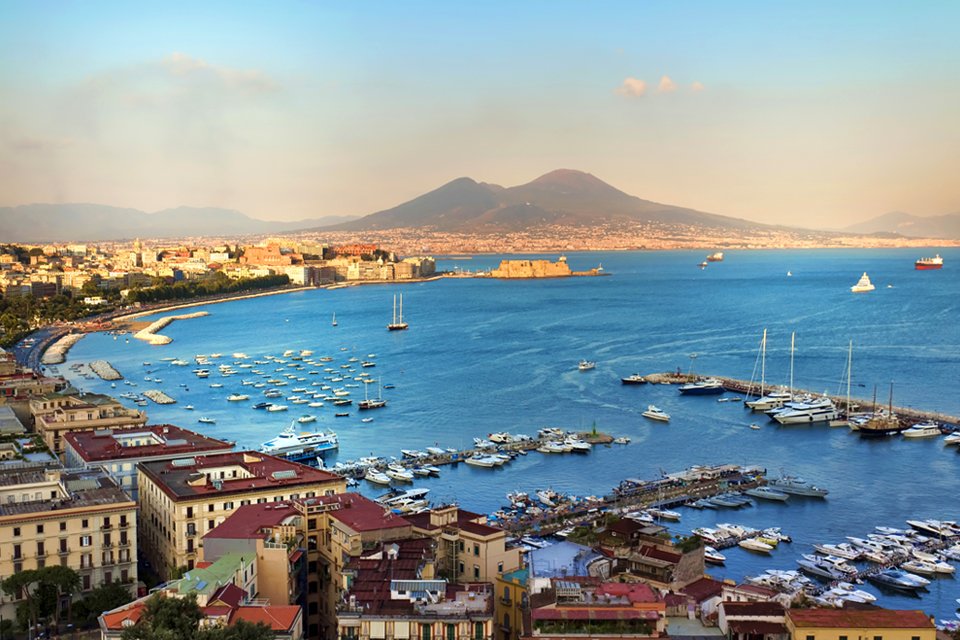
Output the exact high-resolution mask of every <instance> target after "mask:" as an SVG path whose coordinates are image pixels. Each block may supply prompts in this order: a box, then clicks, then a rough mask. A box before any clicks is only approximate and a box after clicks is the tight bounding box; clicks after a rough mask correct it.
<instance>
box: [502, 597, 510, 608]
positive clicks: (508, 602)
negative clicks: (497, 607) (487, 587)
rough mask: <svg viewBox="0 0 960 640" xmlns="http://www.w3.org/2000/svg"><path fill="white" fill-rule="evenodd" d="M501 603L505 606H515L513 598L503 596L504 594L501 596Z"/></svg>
mask: <svg viewBox="0 0 960 640" xmlns="http://www.w3.org/2000/svg"><path fill="white" fill-rule="evenodd" d="M500 604H502V605H503V606H505V607H512V606H513V600H511V599H510V598H508V597H502V596H501V598H500Z"/></svg>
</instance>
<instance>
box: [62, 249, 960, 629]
mask: <svg viewBox="0 0 960 640" xmlns="http://www.w3.org/2000/svg"><path fill="white" fill-rule="evenodd" d="M934 251H939V252H940V254H941V255H943V256H944V258H945V261H946V266H945V267H944V269H942V270H941V271H925V272H921V271H915V270H914V269H913V261H914V260H915V259H916V258H918V257H921V256H922V255H927V254H931V255H932V254H933V253H934ZM503 257H506V256H475V257H473V258H472V259H466V260H441V261H440V262H439V264H438V267H439V268H442V269H448V270H481V269H488V268H490V267H492V266H495V265H496V264H498V263H499V261H500V259H501V258H503ZM544 257H547V258H550V259H555V258H556V256H555V255H554V256H544ZM703 257H704V253H702V252H689V251H687V252H681V251H678V252H628V253H574V254H569V255H568V256H567V258H568V261H569V263H570V265H571V267H572V268H573V269H575V270H581V269H589V268H592V267H595V266H597V265H598V264H600V263H602V265H603V268H604V270H605V272H606V273H608V274H610V275H609V277H598V278H569V279H556V280H522V281H501V280H487V279H470V278H462V279H453V278H448V279H443V280H439V281H434V282H425V283H409V284H384V285H376V286H373V285H371V286H357V287H347V288H341V289H336V290H314V291H308V292H303V293H295V294H288V295H280V296H271V297H263V298H256V299H250V300H244V301H237V302H231V303H227V304H216V305H209V306H206V307H199V308H197V309H190V310H189V311H195V310H198V309H199V310H205V311H209V313H210V315H209V316H207V317H203V318H197V319H192V320H185V321H178V322H174V323H172V324H171V325H170V326H168V327H167V328H165V329H164V330H163V331H162V333H164V334H166V335H169V336H170V337H172V338H173V343H172V344H169V345H167V346H162V347H153V346H149V345H147V344H146V343H143V342H141V341H138V340H135V339H133V338H132V337H130V336H119V337H116V338H115V337H114V336H110V335H107V334H93V335H90V336H87V337H86V338H84V339H83V340H81V341H80V342H79V343H78V344H77V345H76V346H75V347H73V349H72V350H71V351H70V354H69V360H68V362H67V364H65V365H61V366H60V368H59V369H60V371H61V372H64V373H68V372H69V371H70V370H69V369H68V366H69V365H70V364H72V363H77V362H81V363H82V362H89V361H91V360H95V359H105V360H108V361H110V362H111V363H112V364H113V365H114V366H115V367H116V368H117V369H118V370H119V371H120V372H121V373H123V375H124V376H126V377H127V378H128V379H130V380H132V381H135V382H136V383H137V385H138V386H137V387H136V388H135V389H134V390H136V391H142V390H144V389H146V388H160V389H163V390H165V391H166V392H167V393H169V394H170V395H172V396H173V397H174V398H176V399H177V401H178V403H177V404H175V405H170V406H158V405H155V404H152V403H151V404H150V405H149V406H148V407H146V408H145V410H146V411H147V412H148V414H149V417H150V421H151V423H164V422H165V423H173V424H178V425H181V426H184V427H187V428H191V429H196V430H198V431H201V432H204V433H208V434H209V435H212V436H215V437H220V438H225V439H229V440H235V441H236V442H237V443H238V446H241V447H257V446H259V444H260V443H262V442H263V441H265V440H268V439H270V438H272V437H273V436H274V435H276V434H277V433H278V432H279V431H280V430H281V429H283V428H284V427H285V426H287V425H288V424H289V423H290V421H291V420H292V419H294V418H296V417H298V416H300V415H302V414H304V413H308V412H309V413H314V414H316V415H317V416H318V418H319V420H318V422H317V423H315V424H314V425H313V426H316V427H319V428H327V429H330V428H332V429H335V430H336V432H337V433H338V434H339V437H340V443H341V445H340V451H339V454H338V457H334V458H331V459H328V461H327V462H328V464H330V463H333V462H335V461H336V460H337V459H340V460H349V459H355V458H357V457H359V456H364V455H370V454H374V455H383V456H397V457H399V456H400V449H401V448H411V449H417V448H423V447H426V446H431V445H435V444H438V445H439V446H442V447H457V448H465V447H467V446H469V445H470V444H471V442H472V440H473V438H474V437H478V436H481V437H485V436H486V435H487V434H489V433H491V432H495V431H510V432H513V433H528V434H535V433H536V431H537V429H539V428H541V427H545V426H557V427H563V428H566V429H581V430H588V429H591V428H592V427H593V426H594V425H596V427H597V429H599V430H601V431H604V432H607V433H611V434H613V435H627V436H629V437H630V438H631V439H632V443H631V444H630V445H627V446H609V447H595V448H594V450H593V452H592V453H590V454H588V455H579V456H578V455H574V454H568V455H542V454H538V453H531V454H530V455H528V456H525V457H520V458H518V459H517V460H515V461H514V462H512V463H511V464H509V465H507V466H506V467H504V468H499V469H494V470H488V469H477V468H474V467H471V466H468V465H463V464H461V465H458V466H456V467H444V468H443V472H442V474H441V476H440V477H439V478H435V479H428V480H425V481H421V480H418V483H417V484H418V486H422V487H426V488H429V489H430V490H431V494H430V497H431V498H432V499H433V500H434V501H447V500H456V501H457V502H459V503H460V505H461V506H462V507H463V508H466V509H469V510H473V511H479V512H484V513H490V512H493V511H495V510H497V509H498V508H500V507H501V506H502V505H503V504H505V502H506V499H505V494H506V493H507V492H509V491H513V490H516V489H523V490H526V491H530V492H533V491H535V490H537V489H539V488H544V487H548V486H549V487H552V488H554V489H556V490H558V491H563V492H567V493H573V494H576V495H581V496H582V495H591V494H593V495H603V494H607V493H609V492H610V490H611V489H612V488H613V487H615V486H616V485H617V484H618V483H619V482H620V481H621V480H623V479H624V478H628V477H636V478H655V477H658V476H659V475H660V474H661V473H662V472H668V473H670V472H675V471H679V470H682V469H684V468H687V467H689V466H691V465H694V464H722V463H737V464H745V465H762V466H764V467H766V468H767V469H768V471H769V473H770V475H771V476H777V475H779V474H780V473H781V471H782V472H786V473H790V474H795V475H801V476H803V477H804V478H806V479H807V480H809V481H811V482H813V483H815V484H818V485H820V486H823V487H826V488H828V489H829V490H830V495H829V497H828V498H827V499H826V500H815V499H802V498H791V499H790V500H789V502H788V503H786V504H772V503H768V502H763V501H757V503H756V505H755V506H752V507H749V508H746V509H742V510H739V511H728V510H718V511H703V512H698V511H695V510H692V509H682V512H683V519H682V520H681V522H680V523H679V524H671V525H669V526H670V527H671V528H672V529H673V530H674V531H677V532H684V533H686V532H689V530H690V529H692V528H694V527H697V526H702V525H706V526H710V525H713V524H715V523H716V522H734V523H738V524H743V525H749V526H753V527H766V526H780V527H782V528H783V530H784V531H785V532H786V533H788V534H790V535H792V536H793V539H794V541H793V543H792V544H790V545H786V544H781V545H780V548H778V549H777V550H776V551H774V553H773V554H772V555H770V556H761V555H757V554H753V553H750V552H748V551H745V550H743V549H740V548H736V547H735V548H733V549H730V550H728V551H726V552H725V553H726V555H727V557H728V561H727V564H726V566H725V567H722V568H714V569H711V570H710V573H711V574H712V575H714V576H716V577H729V578H734V579H740V578H742V577H744V576H746V575H753V574H756V573H758V572H760V571H762V570H763V569H765V568H780V569H787V568H796V566H795V560H796V559H797V558H798V557H799V555H800V554H801V553H810V552H812V547H811V545H812V544H813V543H817V542H834V543H836V542H841V541H844V537H845V536H848V535H849V536H864V535H865V534H867V533H870V532H871V531H872V529H873V527H874V526H876V525H887V526H898V527H899V526H906V525H905V524H904V520H906V519H907V518H942V519H952V520H960V453H958V451H957V450H956V448H955V447H954V448H947V447H945V446H944V445H943V444H942V442H941V441H940V439H939V438H937V439H927V440H919V441H906V440H903V439H900V438H891V439H885V440H879V441H864V440H861V439H860V438H859V437H858V436H857V435H856V434H854V433H851V432H850V431H849V430H847V429H845V428H829V427H826V426H813V427H810V426H791V427H781V426H776V425H775V423H766V422H761V424H762V425H763V426H762V429H760V430H751V429H749V428H748V425H749V424H750V423H751V422H754V421H757V420H758V417H757V416H756V415H754V414H750V413H749V412H748V411H746V410H745V409H744V408H743V406H742V404H741V403H739V402H728V403H718V402H717V397H715V396H707V397H680V396H679V394H678V392H677V389H676V387H674V386H666V385H644V386H623V385H621V384H620V377H621V376H625V375H628V374H630V373H634V372H639V373H642V374H646V373H651V372H660V371H670V370H673V371H676V370H677V369H681V370H683V371H688V370H690V369H691V367H693V369H694V370H695V371H696V372H699V373H704V374H716V375H724V376H732V377H739V378H743V379H750V378H751V376H752V375H753V373H754V371H755V368H756V366H757V360H758V358H757V356H758V347H759V344H760V337H761V333H762V331H763V329H764V328H766V329H767V332H768V338H767V363H766V372H767V381H768V383H774V384H786V383H787V382H788V377H789V359H790V357H789V351H790V349H789V345H790V336H791V333H792V332H795V334H796V348H795V373H794V378H795V384H796V386H797V387H800V388H806V389H811V390H816V391H829V392H831V393H835V392H838V391H841V392H843V393H845V389H846V374H845V367H846V362H847V354H848V344H849V342H850V341H852V342H853V350H852V359H853V367H852V376H851V387H852V391H853V395H854V396H857V397H860V398H862V399H866V400H868V401H872V398H873V396H874V389H875V388H876V389H877V391H876V394H877V398H878V402H880V403H882V404H885V403H886V402H887V401H888V395H889V393H890V388H891V383H892V389H893V401H894V404H897V405H906V406H910V407H921V408H924V409H929V410H935V411H939V412H943V413H946V414H952V415H958V414H960V328H958V327H960V325H958V322H957V319H958V314H960V277H958V275H957V274H958V267H960V250H957V249H947V250H942V249H939V250H919V251H918V250H838V251H830V250H789V251H788V250H782V251H729V252H726V259H725V260H724V261H723V262H721V263H713V264H710V265H709V266H708V267H707V268H706V269H703V270H701V269H700V268H698V267H697V263H699V262H700V261H701V260H702V259H703ZM864 271H866V272H867V273H868V274H869V275H870V278H871V280H872V281H873V282H874V284H875V285H876V287H877V288H876V290H875V291H873V292H871V293H867V294H859V295H855V294H852V293H851V292H850V286H851V285H853V284H854V283H856V281H857V279H858V278H859V277H860V275H861V274H862V273H863V272H864ZM788 272H789V273H790V274H792V275H788ZM399 293H402V294H403V310H404V319H405V320H406V321H408V322H409V324H410V329H409V330H408V331H403V332H388V331H387V330H386V328H385V325H386V324H387V323H388V322H389V321H390V319H391V307H392V302H393V296H394V295H395V294H399ZM334 312H336V318H337V321H338V326H336V327H333V326H332V324H331V317H332V315H333V313H334ZM160 315H166V314H160ZM158 317H159V316H158ZM302 349H309V350H312V351H313V352H314V355H313V356H310V357H311V358H318V357H320V356H322V355H330V356H332V357H333V358H334V359H335V362H334V363H331V364H333V366H335V367H337V368H338V369H339V366H340V365H341V364H347V361H348V358H350V357H357V358H359V359H361V360H363V359H368V358H373V356H370V355H369V354H375V361H376V363H377V364H376V367H374V368H370V369H363V371H368V372H370V373H371V374H373V375H374V376H375V377H377V378H379V379H380V380H382V382H383V383H384V384H392V385H394V386H395V388H393V389H389V390H384V391H383V397H384V398H385V399H387V400H388V402H389V404H388V406H387V407H386V408H384V409H381V410H378V411H373V412H365V413H368V414H369V416H370V417H373V418H374V421H373V422H371V423H366V424H364V423H361V422H360V417H361V414H359V412H358V411H356V409H355V407H354V408H352V410H351V412H350V414H351V415H350V416H349V417H346V418H343V417H341V418H337V417H334V415H333V414H334V409H333V407H331V406H329V404H328V406H326V407H323V408H316V409H313V408H308V407H306V405H293V404H290V403H289V402H286V401H284V404H287V405H288V406H289V407H290V410H289V411H287V412H285V413H266V412H264V411H254V410H252V409H251V408H250V407H251V405H252V404H253V402H256V401H260V400H262V398H261V397H260V396H259V392H260V391H262V389H261V390H256V389H253V388H252V387H249V386H247V387H242V386H241V384H240V382H241V379H244V378H249V379H252V378H254V377H255V376H254V375H253V374H251V373H249V369H246V370H243V369H241V370H240V371H241V373H239V374H237V375H236V376H232V377H229V378H223V379H219V380H218V379H217V373H216V367H215V365H216V364H218V363H222V362H233V361H235V360H236V358H234V357H232V356H231V354H233V353H235V352H243V353H246V354H248V355H249V356H251V359H250V360H247V361H246V362H252V360H253V359H255V358H261V357H262V356H263V355H266V354H271V355H276V356H281V355H282V353H283V352H284V351H285V350H302ZM213 352H219V353H222V354H224V357H223V358H221V359H219V360H216V361H214V366H212V367H210V368H211V370H212V372H211V377H210V378H209V379H207V380H200V379H197V378H196V377H195V376H194V375H193V374H192V373H191V370H192V369H194V368H196V365H194V364H193V357H194V355H195V354H210V353H213ZM691 354H695V357H693V358H691V357H690V356H691ZM164 357H178V358H183V359H185V360H188V361H190V366H181V367H178V366H173V365H170V364H169V363H167V362H163V361H161V360H160V359H161V358H164ZM581 359H589V360H595V361H596V362H597V367H596V369H595V370H593V371H589V372H580V371H578V369H577V362H578V361H579V360H581ZM144 362H150V363H151V364H150V366H145V365H144V364H143V363H144ZM356 364H357V365H359V363H356ZM276 366H277V365H274V366H271V367H267V366H260V367H257V368H260V369H263V370H264V371H267V372H270V373H272V374H273V375H274V376H276V377H279V376H280V375H281V374H277V373H274V372H273V369H274V368H276ZM148 371H149V372H150V373H149V374H148V373H147V372H148ZM356 371H357V372H360V371H361V369H360V368H359V366H357V367H356ZM289 372H290V370H288V371H285V372H282V373H289ZM70 375H71V378H72V379H73V380H74V382H75V383H76V384H77V385H78V386H80V387H81V388H83V389H85V390H89V391H98V392H103V393H112V394H114V395H116V394H119V393H120V392H121V391H125V390H131V387H128V386H125V385H123V384H120V383H118V384H117V385H116V388H115V389H113V388H111V387H110V384H109V383H106V382H103V381H100V380H99V379H98V380H88V379H85V378H82V377H79V376H77V375H75V374H70ZM757 375H759V374H757ZM145 377H150V378H160V379H162V380H163V382H162V383H153V382H147V381H145V380H144V378H145ZM304 377H305V381H304V382H299V383H298V382H293V381H291V383H290V385H289V386H286V387H283V390H284V391H286V392H287V393H288V394H290V393H292V391H290V390H291V389H292V388H294V387H297V386H303V385H305V384H306V385H309V383H310V382H313V381H315V380H318V379H322V376H321V375H306V376H304ZM215 382H220V383H223V385H224V387H223V388H221V389H211V388H210V387H209V384H211V383H215ZM181 385H185V386H181ZM241 390H242V392H243V393H248V394H250V395H251V401H249V402H243V403H231V402H227V400H226V397H227V395H229V394H230V393H235V392H236V393H238V392H240V391H241ZM375 390H376V385H369V389H368V391H370V392H375ZM351 391H352V392H353V397H354V398H355V399H362V397H363V393H364V389H363V388H362V385H361V388H352V389H351ZM186 404H192V405H194V406H195V407H196V409H195V410H194V411H186V410H184V408H183V406H184V405H186ZM648 404H656V405H657V406H659V407H660V408H662V409H663V410H665V411H667V412H668V413H669V414H670V415H671V416H672V420H671V421H670V423H669V424H663V423H658V422H652V421H650V420H647V419H645V418H643V417H641V415H640V414H641V412H643V411H644V410H645V409H646V407H647V405H648ZM201 416H207V417H210V418H214V419H215V420H216V424H214V425H204V424H198V423H197V419H198V418H199V417H201ZM362 484H363V485H365V486H361V487H360V490H361V491H362V492H363V493H365V494H367V495H371V496H373V495H376V494H378V493H381V492H382V489H377V488H375V487H372V486H370V485H369V484H368V483H362ZM865 588H866V589H867V590H869V591H872V592H874V593H876V594H878V595H880V596H881V600H880V604H882V605H884V606H888V607H895V608H921V609H924V610H925V611H927V612H929V613H931V614H933V615H935V616H936V617H937V618H942V619H953V618H954V610H955V609H956V606H957V603H956V602H955V599H956V598H957V597H960V581H958V579H956V578H952V577H947V578H939V579H936V580H935V581H934V582H933V584H932V585H931V587H930V589H929V591H928V592H927V593H924V594H922V596H921V597H920V598H913V597H908V596H904V595H897V594H895V593H886V592H884V593H881V592H879V591H878V590H877V588H876V587H875V586H873V585H867V586H865Z"/></svg>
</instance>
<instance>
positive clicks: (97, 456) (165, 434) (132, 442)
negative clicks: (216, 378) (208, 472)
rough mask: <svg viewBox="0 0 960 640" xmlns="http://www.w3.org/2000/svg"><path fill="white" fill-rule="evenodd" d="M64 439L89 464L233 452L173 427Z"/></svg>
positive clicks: (103, 431) (75, 435) (213, 440)
mask: <svg viewBox="0 0 960 640" xmlns="http://www.w3.org/2000/svg"><path fill="white" fill-rule="evenodd" d="M63 440H64V446H65V447H70V448H71V449H73V451H74V452H76V454H77V455H78V456H79V457H80V458H81V459H83V460H84V461H85V462H88V463H93V462H106V461H111V460H133V459H139V458H179V457H184V456H191V455H203V454H206V453H211V452H224V453H225V452H227V451H230V450H231V449H233V444H232V443H230V442H226V441H224V440H217V439H216V438H210V437H207V436H205V435H202V434H199V433H196V432H195V431H189V430H187V429H183V428H181V427H177V426H174V425H172V424H157V425H146V426H143V427H131V428H129V429H97V430H95V431H71V432H69V433H66V434H64V436H63Z"/></svg>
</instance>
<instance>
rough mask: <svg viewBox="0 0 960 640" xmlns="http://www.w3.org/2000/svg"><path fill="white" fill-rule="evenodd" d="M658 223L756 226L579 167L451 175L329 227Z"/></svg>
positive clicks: (487, 228) (491, 228) (472, 228)
mask: <svg viewBox="0 0 960 640" xmlns="http://www.w3.org/2000/svg"><path fill="white" fill-rule="evenodd" d="M617 221H624V222H626V221H633V222H662V223H674V224H693V225H700V226H708V227H720V228H727V229H746V228H759V227H763V226H765V225H761V224H758V223H755V222H750V221H747V220H741V219H738V218H729V217H726V216H720V215H716V214H711V213H704V212H702V211H695V210H693V209H686V208H683V207H676V206H673V205H669V204H661V203H658V202H651V201H649V200H642V199H640V198H637V197H636V196H632V195H629V194H627V193H624V192H623V191H620V190H619V189H616V188H614V187H612V186H610V185H609V184H607V183H606V182H603V181H602V180H600V179H599V178H596V177H595V176H593V175H591V174H589V173H584V172H582V171H573V170H570V169H558V170H556V171H552V172H550V173H548V174H546V175H543V176H540V177H539V178H537V179H536V180H534V181H532V182H529V183H527V184H523V185H519V186H516V187H509V188H504V187H501V186H499V185H492V184H486V183H480V182H476V181H474V180H472V179H471V178H457V179H456V180H454V181H452V182H448V183H447V184H445V185H443V186H442V187H440V188H439V189H435V190H433V191H431V192H429V193H426V194H424V195H422V196H419V197H417V198H414V199H413V200H410V201H409V202H405V203H403V204H401V205H398V206H396V207H393V208H392V209H387V210H385V211H378V212H377V213H373V214H370V215H368V216H365V217H363V218H360V219H358V220H354V221H352V222H347V223H344V224H339V225H336V226H335V227H332V228H331V230H342V231H370V230H378V229H396V228H401V227H432V228H434V229H437V230H439V231H462V232H478V231H479V232H497V231H523V230H527V229H531V228H535V227H539V226H544V225H551V224H559V225H570V226H577V225H583V226H590V225H594V224H599V223H605V222H617Z"/></svg>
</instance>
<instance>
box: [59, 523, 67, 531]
mask: <svg viewBox="0 0 960 640" xmlns="http://www.w3.org/2000/svg"><path fill="white" fill-rule="evenodd" d="M66 530H67V523H66V522H61V523H60V531H66Z"/></svg>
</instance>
